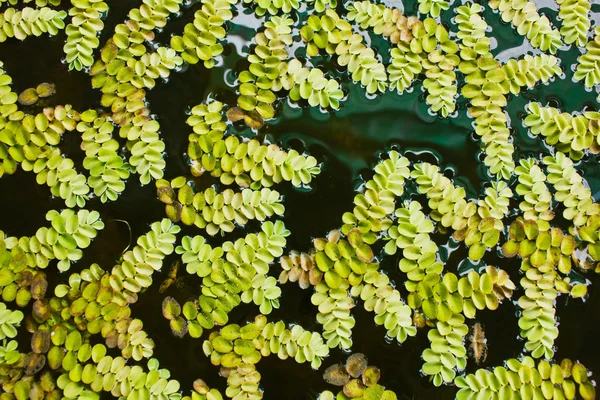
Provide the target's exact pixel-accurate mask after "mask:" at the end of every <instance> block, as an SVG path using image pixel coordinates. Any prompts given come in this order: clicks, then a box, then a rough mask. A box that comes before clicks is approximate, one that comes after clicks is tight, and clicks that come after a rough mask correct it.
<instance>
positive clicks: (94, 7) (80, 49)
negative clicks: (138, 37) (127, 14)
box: [64, 0, 108, 71]
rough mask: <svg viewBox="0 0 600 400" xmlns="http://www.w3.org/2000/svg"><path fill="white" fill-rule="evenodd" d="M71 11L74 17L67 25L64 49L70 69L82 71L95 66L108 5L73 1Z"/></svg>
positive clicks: (97, 0) (94, 0)
mask: <svg viewBox="0 0 600 400" xmlns="http://www.w3.org/2000/svg"><path fill="white" fill-rule="evenodd" d="M71 4H72V5H73V7H72V8H71V9H70V10H69V15H70V16H71V17H72V19H71V23H70V24H69V25H67V27H66V32H67V42H66V44H65V47H64V51H65V54H66V55H67V58H66V61H67V62H68V63H69V68H71V69H75V70H77V71H80V70H81V69H83V68H89V67H91V66H92V64H94V57H93V52H94V50H95V49H96V48H98V46H99V45H100V40H99V39H98V37H97V36H98V34H99V33H100V32H102V29H103V28H104V23H103V22H102V16H103V15H105V13H106V11H107V10H108V4H106V3H105V2H104V1H102V0H71Z"/></svg>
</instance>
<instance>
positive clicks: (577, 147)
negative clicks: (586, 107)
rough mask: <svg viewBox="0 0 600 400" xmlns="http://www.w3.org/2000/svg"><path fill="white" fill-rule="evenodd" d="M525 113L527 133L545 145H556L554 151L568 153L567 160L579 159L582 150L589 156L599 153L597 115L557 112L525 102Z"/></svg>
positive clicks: (598, 117)
mask: <svg viewBox="0 0 600 400" xmlns="http://www.w3.org/2000/svg"><path fill="white" fill-rule="evenodd" d="M526 110H527V114H528V115H527V117H526V118H525V120H524V123H525V125H526V126H528V127H529V128H530V132H531V133H533V134H534V135H539V134H541V135H542V136H544V137H545V140H546V143H548V144H549V145H552V146H556V149H557V150H558V151H561V152H563V153H565V154H568V155H569V157H570V158H571V159H573V160H575V161H577V160H580V159H582V158H583V156H584V152H585V151H586V150H588V151H590V152H591V153H593V154H597V153H598V152H600V143H599V142H598V130H599V128H600V127H599V122H600V121H599V120H600V114H598V113H597V112H594V111H586V112H584V113H582V114H578V115H571V114H567V113H561V112H560V111H559V110H558V109H556V108H554V107H542V105H541V104H540V103H529V105H528V106H527V109H526Z"/></svg>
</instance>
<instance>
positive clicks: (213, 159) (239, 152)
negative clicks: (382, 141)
mask: <svg viewBox="0 0 600 400" xmlns="http://www.w3.org/2000/svg"><path fill="white" fill-rule="evenodd" d="M230 110H231V109H230ZM222 111H223V103H221V102H218V101H213V102H211V103H209V104H201V105H198V106H195V107H194V108H192V110H191V113H192V115H191V116H190V117H189V118H188V120H187V124H188V125H190V126H191V127H192V128H193V130H194V133H192V134H190V135H189V141H190V143H189V145H188V154H189V156H190V158H191V172H192V174H193V175H195V176H200V175H202V174H203V173H204V171H206V172H210V174H211V175H212V176H215V177H219V179H220V181H221V183H223V184H225V185H230V184H232V183H234V182H235V183H236V184H237V185H239V186H241V187H247V186H250V187H251V188H252V189H259V188H260V187H263V186H264V187H271V186H273V185H274V184H276V183H280V182H283V181H288V182H289V181H291V182H292V184H293V185H294V186H300V185H308V184H310V182H311V181H312V179H313V177H314V176H316V175H318V174H319V173H320V172H321V169H320V167H319V165H318V162H317V160H316V159H315V158H314V157H312V156H305V155H301V154H299V153H298V152H297V151H296V150H290V151H289V152H286V151H285V150H282V149H281V148H280V147H279V146H277V145H276V144H271V145H261V144H260V142H259V141H258V140H256V139H252V140H250V141H248V142H244V141H240V139H239V138H237V137H236V136H228V137H226V138H225V131H226V129H227V126H226V124H225V121H224V120H223V115H222Z"/></svg>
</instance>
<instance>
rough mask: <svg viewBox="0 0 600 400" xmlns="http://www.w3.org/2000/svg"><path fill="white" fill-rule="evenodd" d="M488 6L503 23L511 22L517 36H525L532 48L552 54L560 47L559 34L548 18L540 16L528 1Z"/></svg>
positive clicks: (509, 0) (503, 1) (498, 1)
mask: <svg viewBox="0 0 600 400" xmlns="http://www.w3.org/2000/svg"><path fill="white" fill-rule="evenodd" d="M489 6H490V7H492V8H493V9H496V10H499V11H500V12H501V15H502V20H503V21H504V22H511V23H512V24H513V26H514V27H515V29H516V30H517V32H518V33H519V35H523V36H526V37H527V39H529V41H530V42H531V45H532V46H533V47H536V48H539V49H540V50H542V51H549V52H550V53H552V54H554V53H556V51H557V50H558V48H559V47H560V46H561V45H562V41H561V40H560V33H559V32H558V30H556V29H554V28H553V27H552V25H551V24H550V20H549V19H548V17H546V16H545V15H544V16H540V15H539V14H538V12H537V7H536V5H535V3H534V2H532V1H528V0H492V1H490V2H489Z"/></svg>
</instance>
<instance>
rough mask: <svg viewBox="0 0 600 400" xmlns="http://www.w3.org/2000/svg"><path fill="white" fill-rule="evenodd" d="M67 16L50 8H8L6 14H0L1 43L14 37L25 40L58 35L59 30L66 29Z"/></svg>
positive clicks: (63, 12)
mask: <svg viewBox="0 0 600 400" xmlns="http://www.w3.org/2000/svg"><path fill="white" fill-rule="evenodd" d="M66 16H67V13H66V12H65V11H56V10H53V9H51V8H48V7H43V8H40V9H35V8H31V7H25V8H23V9H22V10H16V9H14V8H12V7H11V8H7V9H6V10H5V11H4V13H0V28H2V29H0V43H2V42H5V41H6V40H7V39H8V38H13V37H14V38H16V39H18V40H25V39H26V38H27V37H28V36H30V35H33V36H41V35H42V34H44V33H48V34H50V35H56V34H57V33H58V31H59V30H61V29H64V28H65V23H64V21H63V20H64V18H65V17H66Z"/></svg>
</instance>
